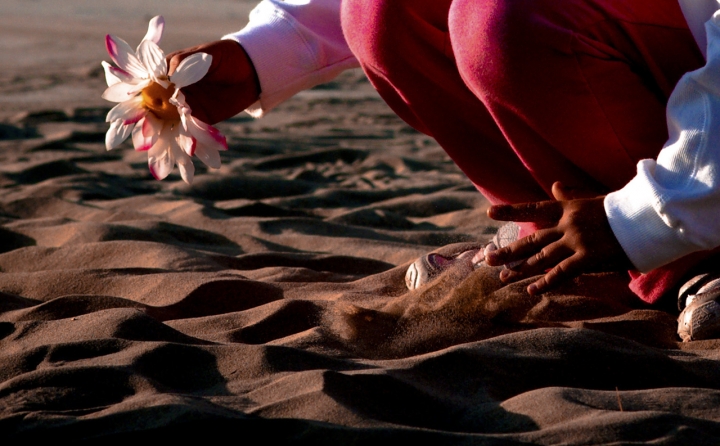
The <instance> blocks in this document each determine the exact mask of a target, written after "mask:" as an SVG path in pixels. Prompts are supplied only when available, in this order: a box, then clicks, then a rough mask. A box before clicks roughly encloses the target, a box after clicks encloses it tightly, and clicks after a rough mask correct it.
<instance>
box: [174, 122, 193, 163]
mask: <svg viewBox="0 0 720 446" xmlns="http://www.w3.org/2000/svg"><path fill="white" fill-rule="evenodd" d="M177 143H178V146H180V148H181V149H182V150H183V152H185V153H186V154H187V155H189V156H193V155H194V154H195V148H196V147H197V140H196V139H195V138H193V137H192V136H191V135H190V134H188V133H187V131H185V129H183V128H182V127H181V128H180V134H178V136H177Z"/></svg>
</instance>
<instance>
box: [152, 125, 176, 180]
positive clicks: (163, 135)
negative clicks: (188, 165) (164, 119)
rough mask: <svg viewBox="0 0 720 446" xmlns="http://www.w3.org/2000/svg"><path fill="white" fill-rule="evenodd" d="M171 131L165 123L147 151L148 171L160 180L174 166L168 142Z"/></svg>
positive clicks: (168, 173)
mask: <svg viewBox="0 0 720 446" xmlns="http://www.w3.org/2000/svg"><path fill="white" fill-rule="evenodd" d="M170 133H171V131H170V129H169V126H168V125H165V126H164V127H163V129H162V131H161V132H160V135H159V137H158V139H157V141H155V144H153V146H152V147H151V148H150V150H149V151H148V167H149V168H150V173H151V174H152V176H154V177H155V179H157V180H162V179H164V178H165V177H167V176H168V175H170V172H171V171H172V169H173V167H174V166H175V159H174V158H173V156H172V152H171V148H170V143H171V135H170Z"/></svg>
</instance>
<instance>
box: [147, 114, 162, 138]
mask: <svg viewBox="0 0 720 446" xmlns="http://www.w3.org/2000/svg"><path fill="white" fill-rule="evenodd" d="M164 125H165V123H164V122H163V121H162V120H161V119H160V118H158V117H157V116H155V115H154V114H152V113H148V114H147V115H146V116H145V121H144V122H143V127H142V130H143V136H144V137H146V138H149V137H154V138H157V137H158V136H159V135H160V132H162V129H163V126H164Z"/></svg>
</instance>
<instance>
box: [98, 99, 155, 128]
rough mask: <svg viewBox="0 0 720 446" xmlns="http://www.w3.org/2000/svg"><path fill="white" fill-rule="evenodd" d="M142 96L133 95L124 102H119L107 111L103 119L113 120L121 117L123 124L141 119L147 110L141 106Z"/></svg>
mask: <svg viewBox="0 0 720 446" xmlns="http://www.w3.org/2000/svg"><path fill="white" fill-rule="evenodd" d="M142 101H143V100H142V97H140V96H135V97H133V98H130V99H128V100H127V101H125V102H121V103H119V104H118V105H116V106H115V107H113V108H112V109H110V111H109V112H108V114H107V116H106V117H105V121H107V122H114V121H117V120H118V119H121V120H122V121H123V123H124V124H126V125H127V124H133V123H135V122H138V121H139V120H140V119H142V118H143V117H144V116H145V115H146V114H147V110H145V108H143V107H142Z"/></svg>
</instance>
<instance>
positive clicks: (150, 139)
mask: <svg viewBox="0 0 720 446" xmlns="http://www.w3.org/2000/svg"><path fill="white" fill-rule="evenodd" d="M150 116H152V115H150V114H148V115H147V116H145V117H144V118H143V119H141V120H140V121H138V123H137V125H136V126H135V128H134V129H133V131H132V141H133V147H135V150H137V151H140V152H143V151H146V150H150V148H151V147H152V146H153V145H154V144H155V142H156V141H157V139H158V133H157V132H145V130H144V129H145V127H148V125H149V124H148V120H149V119H150ZM145 133H147V134H148V135H147V136H146V135H145Z"/></svg>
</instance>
